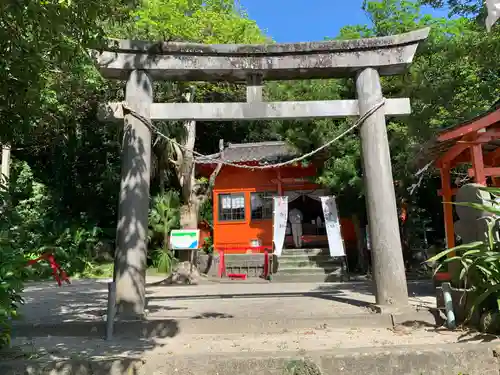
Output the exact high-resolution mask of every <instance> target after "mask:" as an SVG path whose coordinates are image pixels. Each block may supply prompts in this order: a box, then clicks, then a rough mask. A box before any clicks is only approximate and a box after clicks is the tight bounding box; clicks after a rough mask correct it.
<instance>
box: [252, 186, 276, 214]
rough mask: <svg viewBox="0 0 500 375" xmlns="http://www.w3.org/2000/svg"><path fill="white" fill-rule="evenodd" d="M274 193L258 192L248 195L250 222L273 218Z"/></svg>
mask: <svg viewBox="0 0 500 375" xmlns="http://www.w3.org/2000/svg"><path fill="white" fill-rule="evenodd" d="M276 196H277V193H276V192H259V193H251V194H250V209H251V211H252V220H268V219H272V218H273V197H276Z"/></svg>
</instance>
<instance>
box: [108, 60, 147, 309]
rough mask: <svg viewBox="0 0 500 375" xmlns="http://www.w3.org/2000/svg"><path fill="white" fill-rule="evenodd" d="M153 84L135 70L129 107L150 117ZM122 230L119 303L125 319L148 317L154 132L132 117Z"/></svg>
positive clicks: (126, 137) (128, 119) (125, 151)
mask: <svg viewBox="0 0 500 375" xmlns="http://www.w3.org/2000/svg"><path fill="white" fill-rule="evenodd" d="M152 86H153V84H152V81H151V79H150V78H149V76H148V74H147V73H146V72H145V71H143V70H133V71H132V72H131V73H130V75H129V77H128V80H127V85H126V89H125V99H126V102H127V105H128V106H129V107H130V108H131V109H133V110H134V111H135V112H137V113H138V114H139V115H141V116H143V117H144V118H145V119H149V117H150V106H151V103H152V102H153V88H152ZM123 133H124V134H123V143H122V172H121V182H120V202H119V208H118V227H117V230H116V250H115V270H114V275H113V279H114V281H115V282H116V302H117V304H118V314H119V315H120V316H121V317H137V316H142V315H143V314H144V308H145V301H146V297H145V295H146V292H145V285H146V267H147V265H146V258H147V235H148V210H149V182H150V176H151V130H150V129H149V128H148V126H147V125H146V124H144V123H143V122H142V121H141V119H138V118H137V117H136V116H134V115H132V114H127V115H126V116H125V126H124V129H123Z"/></svg>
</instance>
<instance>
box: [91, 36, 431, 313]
mask: <svg viewBox="0 0 500 375" xmlns="http://www.w3.org/2000/svg"><path fill="white" fill-rule="evenodd" d="M428 34H429V29H428V28H427V29H421V30H416V31H413V32H410V33H406V34H401V35H392V36H386V37H381V38H370V39H356V40H329V41H323V42H312V43H292V44H269V45H204V44H197V43H172V42H160V43H149V42H141V41H131V40H122V41H117V42H114V43H113V44H112V45H110V47H109V48H107V49H105V50H104V51H94V52H93V54H94V56H95V58H96V61H97V65H98V67H99V69H100V71H101V73H102V74H103V76H105V77H107V78H112V79H122V80H127V79H128V83H127V101H129V103H128V105H130V106H131V107H133V108H135V109H136V111H137V112H139V113H140V114H141V115H143V116H145V117H147V116H148V115H149V116H150V117H149V118H150V119H151V120H152V121H157V120H167V121H193V120H194V121H245V120H273V119H281V120H285V119H310V118H345V117H353V116H360V115H363V114H364V113H366V112H368V111H369V110H370V109H371V107H372V106H374V105H376V104H378V102H377V101H380V100H381V99H382V90H381V87H380V80H379V75H396V74H402V73H404V72H405V70H406V69H407V68H408V66H409V65H410V63H411V62H412V60H413V56H414V54H415V52H416V49H417V46H418V44H419V42H420V41H422V40H424V39H425V38H427V35H428ZM142 71H146V72H148V74H149V75H150V76H151V78H152V79H155V80H169V81H185V82H188V81H226V82H232V83H246V84H247V86H248V89H247V102H245V103H151V91H150V85H151V82H150V81H149V79H147V75H146V74H145V73H141V72H142ZM132 77H136V79H131V78H132ZM333 77H352V78H355V79H356V87H357V92H358V100H323V101H305V102H274V103H267V102H265V101H263V100H262V82H263V81H265V80H271V81H272V80H283V79H286V80H299V79H314V78H316V79H321V78H323V79H329V78H333ZM131 90H133V91H134V92H136V94H132V91H131ZM141 104H142V105H141ZM148 108H149V113H148ZM410 112H411V110H410V103H409V100H408V99H405V98H400V99H398V98H396V99H386V100H385V104H384V106H382V107H380V108H379V109H378V110H377V111H376V112H375V113H373V114H372V115H371V116H369V118H368V119H367V120H366V121H365V122H364V124H363V125H362V126H361V143H362V149H363V166H364V175H365V181H366V190H367V202H368V203H367V210H368V215H369V222H370V231H371V233H370V235H371V236H370V237H371V239H372V256H373V261H374V262H373V263H374V270H375V284H376V289H377V292H376V297H377V303H378V304H379V305H382V306H383V305H398V306H404V305H407V303H408V293H407V287H406V277H405V273H404V266H403V255H402V251H401V241H400V238H399V229H398V219H397V212H396V201H395V194H394V186H393V181H392V171H391V160H390V154H389V144H388V140H387V132H386V127H385V116H386V115H390V116H397V115H405V114H409V113H410ZM101 116H104V117H105V118H110V119H123V118H124V117H126V123H127V124H132V125H133V126H132V127H131V129H132V130H133V132H134V134H135V135H136V136H137V138H133V137H129V138H128V139H129V141H130V142H132V143H130V145H129V146H127V147H128V148H127V149H126V150H125V151H124V154H123V155H124V158H127V159H129V160H124V161H123V171H122V173H123V177H122V191H121V197H120V223H119V227H118V244H117V246H118V248H117V267H116V276H115V277H116V280H117V297H118V299H119V301H120V303H121V304H124V303H126V304H130V306H131V307H130V308H129V309H128V310H130V311H133V312H136V313H140V312H141V311H142V310H143V309H144V272H145V266H146V264H145V249H146V243H145V241H146V236H145V232H146V227H147V209H148V202H147V196H148V192H147V191H148V189H149V182H147V181H146V180H148V179H149V162H150V160H149V158H150V148H149V144H148V145H146V143H149V140H150V134H149V132H148V131H147V130H146V129H145V127H144V126H143V124H141V123H140V121H136V120H135V119H132V117H131V116H130V115H126V116H125V113H124V110H123V105H122V103H109V104H108V105H107V106H106V109H105V110H104V111H103V112H101ZM141 150H142V154H141ZM139 166H140V167H139ZM138 169H139V170H140V171H141V172H140V173H137V170H138ZM134 171H135V172H134ZM148 181H149V180H148ZM131 238H134V240H131ZM120 265H121V266H120ZM120 267H121V268H120ZM131 288H135V290H131Z"/></svg>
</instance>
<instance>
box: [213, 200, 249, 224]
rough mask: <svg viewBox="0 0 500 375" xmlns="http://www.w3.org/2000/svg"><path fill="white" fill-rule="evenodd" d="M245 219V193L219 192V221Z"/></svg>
mask: <svg viewBox="0 0 500 375" xmlns="http://www.w3.org/2000/svg"><path fill="white" fill-rule="evenodd" d="M243 220H245V194H243V193H236V194H219V221H243Z"/></svg>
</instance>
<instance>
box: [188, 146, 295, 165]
mask: <svg viewBox="0 0 500 375" xmlns="http://www.w3.org/2000/svg"><path fill="white" fill-rule="evenodd" d="M298 155H299V152H298V151H297V150H296V149H295V148H294V147H293V146H291V145H290V144H288V143H286V142H282V141H270V142H255V143H229V144H228V145H227V146H226V147H225V148H224V150H223V151H222V152H218V153H215V154H211V155H207V156H205V157H198V158H196V164H217V162H218V160H219V159H222V160H223V161H225V162H228V163H247V162H259V164H272V163H279V162H282V161H286V160H290V159H292V158H294V157H296V156H298Z"/></svg>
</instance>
